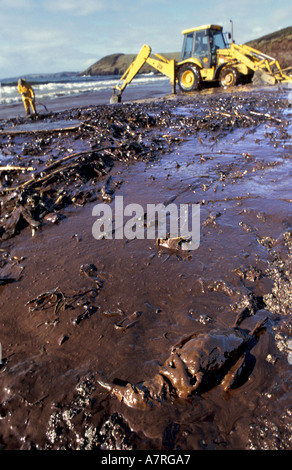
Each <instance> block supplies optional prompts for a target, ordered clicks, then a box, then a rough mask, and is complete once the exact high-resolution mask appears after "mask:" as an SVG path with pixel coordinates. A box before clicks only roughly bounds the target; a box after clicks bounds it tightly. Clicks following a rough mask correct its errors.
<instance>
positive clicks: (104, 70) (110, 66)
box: [82, 52, 180, 76]
mask: <svg viewBox="0 0 292 470" xmlns="http://www.w3.org/2000/svg"><path fill="white" fill-rule="evenodd" d="M136 55H137V54H111V55H108V56H106V57H103V58H102V59H100V60H98V61H97V62H95V63H94V64H93V65H91V66H90V67H89V68H88V69H86V70H85V71H84V72H82V75H119V76H120V75H123V73H124V72H125V71H126V70H127V68H128V67H129V65H130V64H131V62H133V60H134V59H135V57H136ZM161 55H163V56H164V57H166V58H167V59H175V60H179V58H180V52H170V53H166V54H163V53H162V54H161ZM140 72H141V73H149V72H155V69H154V68H153V67H151V66H150V65H148V64H145V65H143V67H142V69H141V71H140Z"/></svg>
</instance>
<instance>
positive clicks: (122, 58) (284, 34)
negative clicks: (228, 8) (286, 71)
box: [81, 26, 292, 76]
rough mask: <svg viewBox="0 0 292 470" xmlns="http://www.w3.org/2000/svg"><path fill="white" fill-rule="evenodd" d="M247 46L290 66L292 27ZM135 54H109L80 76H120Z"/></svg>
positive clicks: (146, 69) (174, 55)
mask: <svg viewBox="0 0 292 470" xmlns="http://www.w3.org/2000/svg"><path fill="white" fill-rule="evenodd" d="M247 44H248V45H249V46H251V47H253V48H255V49H258V50H259V51H261V52H263V53H265V54H267V55H269V56H271V57H275V58H276V59H278V61H279V63H280V65H281V67H282V68H286V67H291V66H292V54H291V50H292V26H289V27H288V28H284V29H281V30H280V31H276V32H274V33H272V34H268V35H266V36H263V37H261V38H259V39H255V40H253V41H249V42H248V43H247ZM161 55H163V56H164V57H166V58H168V59H175V60H177V61H179V59H180V52H171V53H161ZM135 57H136V54H122V53H120V54H111V55H108V56H106V57H103V58H102V59H100V60H98V61H97V62H95V63H94V64H93V65H91V66H90V67H88V69H86V70H85V71H84V72H82V73H81V75H118V76H121V75H123V73H124V72H125V71H126V70H127V68H128V67H129V65H130V64H131V62H132V61H133V60H134V58H135ZM148 72H155V69H153V67H151V66H150V65H148V64H145V65H143V67H142V69H141V73H148Z"/></svg>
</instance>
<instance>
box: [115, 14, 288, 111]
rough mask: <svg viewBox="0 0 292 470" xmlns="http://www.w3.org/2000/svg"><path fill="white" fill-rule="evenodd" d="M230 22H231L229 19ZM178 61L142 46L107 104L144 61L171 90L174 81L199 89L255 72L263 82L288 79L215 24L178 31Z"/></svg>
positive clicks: (247, 77) (118, 97) (117, 98)
mask: <svg viewBox="0 0 292 470" xmlns="http://www.w3.org/2000/svg"><path fill="white" fill-rule="evenodd" d="M231 23H232V22H231ZM182 34H183V36H184V39H183V46H182V51H181V60H180V62H176V61H175V60H173V59H172V60H169V59H167V58H165V57H163V56H162V55H160V54H155V56H156V58H155V57H152V56H151V48H150V47H149V46H148V45H146V44H145V45H144V46H143V47H142V49H141V50H140V52H139V54H138V55H137V57H136V58H135V60H134V61H133V62H132V63H131V64H130V66H129V67H128V69H127V70H126V71H125V73H124V74H123V76H122V77H121V79H120V81H119V83H118V85H116V86H115V87H114V91H113V95H112V97H111V100H110V102H111V103H119V102H120V101H121V97H122V93H123V91H124V90H125V88H126V86H127V85H129V83H131V81H132V80H133V78H134V77H135V76H136V75H137V73H139V71H140V70H141V68H142V67H143V65H144V64H145V63H147V64H149V65H151V66H152V67H153V68H154V69H156V70H158V71H159V72H161V73H162V74H164V75H166V76H167V77H169V79H170V83H171V86H172V93H176V84H177V83H178V85H179V87H180V89H181V90H182V91H183V92H192V91H195V90H199V89H200V88H201V87H202V85H203V83H204V82H212V81H216V82H219V83H220V85H221V86H223V87H230V86H234V85H238V84H239V83H243V82H246V81H250V80H251V78H252V77H253V75H254V74H255V73H256V74H257V75H259V76H260V77H261V80H262V81H263V82H264V83H268V84H271V85H273V84H275V83H280V82H281V83H282V82H288V81H289V82H290V81H292V77H290V76H289V75H286V74H284V72H283V71H282V69H281V67H280V64H279V62H278V61H277V60H276V59H274V58H273V57H269V56H268V55H266V54H263V53H262V52H260V51H258V50H256V49H253V48H252V47H249V46H247V45H236V44H235V42H234V41H233V28H231V33H229V35H228V36H229V39H231V43H230V44H227V42H226V39H225V38H226V33H225V34H223V29H222V27H221V26H218V25H213V24H210V25H203V26H200V27H198V28H192V29H187V30H185V31H183V32H182Z"/></svg>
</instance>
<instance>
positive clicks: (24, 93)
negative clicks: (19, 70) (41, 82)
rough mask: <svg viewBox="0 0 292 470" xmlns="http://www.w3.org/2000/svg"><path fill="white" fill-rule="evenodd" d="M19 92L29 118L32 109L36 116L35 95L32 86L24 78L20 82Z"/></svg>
mask: <svg viewBox="0 0 292 470" xmlns="http://www.w3.org/2000/svg"><path fill="white" fill-rule="evenodd" d="M17 90H18V93H20V94H21V97H22V101H23V104H24V109H25V112H26V114H27V116H30V108H31V109H32V112H33V113H34V114H36V109H35V94H34V91H33V89H32V87H31V86H30V84H29V83H27V82H26V81H25V80H24V79H23V78H20V79H19V80H18V87H17Z"/></svg>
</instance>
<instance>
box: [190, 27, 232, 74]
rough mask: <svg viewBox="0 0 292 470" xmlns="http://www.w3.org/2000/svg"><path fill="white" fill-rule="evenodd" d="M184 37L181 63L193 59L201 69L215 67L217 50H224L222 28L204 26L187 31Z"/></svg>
mask: <svg viewBox="0 0 292 470" xmlns="http://www.w3.org/2000/svg"><path fill="white" fill-rule="evenodd" d="M182 33H183V35H184V41H183V47H182V52H181V61H185V60H187V59H190V58H192V57H195V58H196V59H198V60H199V61H200V63H201V64H202V67H203V68H207V69H210V68H211V67H213V66H214V67H216V65H217V56H216V51H217V49H226V48H227V45H226V42H225V39H224V36H223V32H222V27H221V26H217V25H204V26H200V27H199V28H193V29H187V30H185V31H183V32H182Z"/></svg>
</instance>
